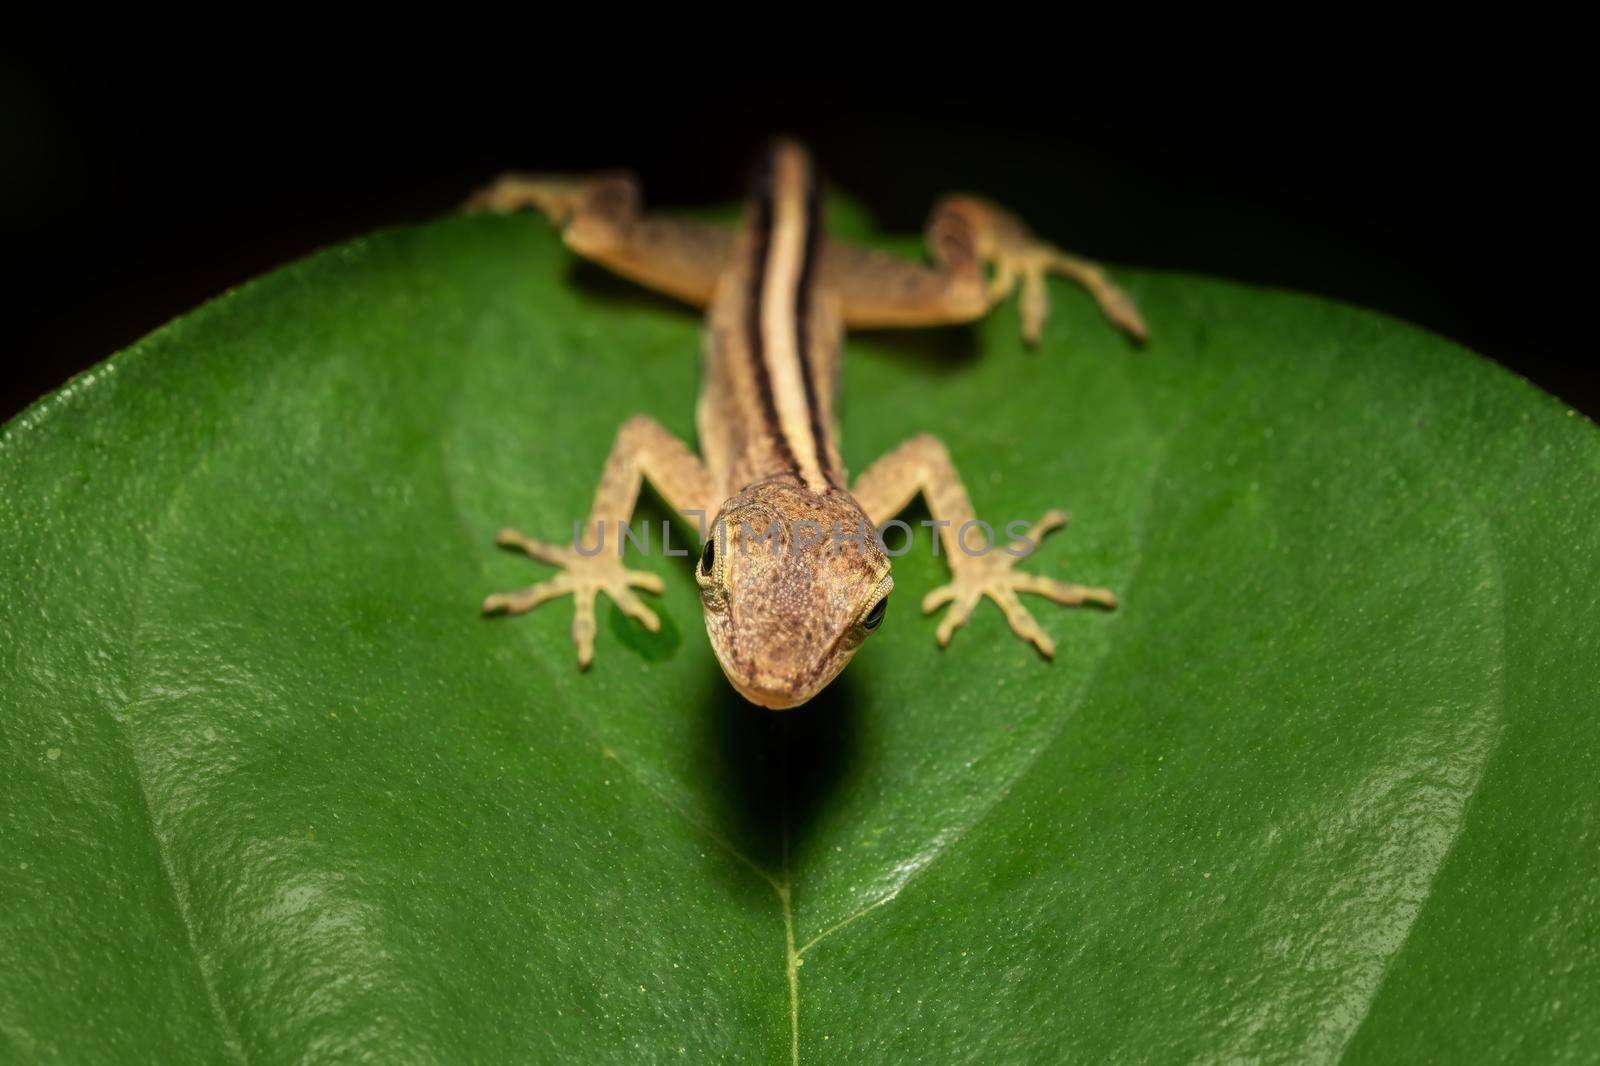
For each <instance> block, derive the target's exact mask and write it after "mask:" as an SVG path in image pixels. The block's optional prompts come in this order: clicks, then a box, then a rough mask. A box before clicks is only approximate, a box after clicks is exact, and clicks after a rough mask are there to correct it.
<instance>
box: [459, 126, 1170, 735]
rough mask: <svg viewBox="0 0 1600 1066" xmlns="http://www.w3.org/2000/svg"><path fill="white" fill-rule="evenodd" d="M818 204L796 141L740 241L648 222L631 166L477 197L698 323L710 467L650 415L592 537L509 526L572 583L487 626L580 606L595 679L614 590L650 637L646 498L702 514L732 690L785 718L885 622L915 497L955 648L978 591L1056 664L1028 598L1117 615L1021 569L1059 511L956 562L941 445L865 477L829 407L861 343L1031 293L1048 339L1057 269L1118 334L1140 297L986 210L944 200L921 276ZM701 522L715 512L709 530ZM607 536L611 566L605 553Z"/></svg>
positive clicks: (962, 503)
mask: <svg viewBox="0 0 1600 1066" xmlns="http://www.w3.org/2000/svg"><path fill="white" fill-rule="evenodd" d="M819 188H820V186H819V179H818V176H817V173H816V170H815V168H814V166H813V163H812V160H811V158H810V155H809V153H808V152H807V151H806V150H805V148H804V147H802V146H801V145H800V144H799V143H798V142H796V141H793V140H790V139H778V140H775V141H774V142H773V143H772V144H771V145H770V146H769V148H768V149H767V151H766V153H765V154H764V156H763V158H762V161H761V162H760V163H759V164H758V166H757V174H756V177H755V179H754V181H753V182H752V189H751V193H750V195H749V199H748V202H747V204H746V205H745V209H744V215H743V221H742V223H741V224H740V225H738V226H737V227H729V226H719V225H716V224H713V223H706V222H700V221H695V220H689V219H683V218H677V217H673V216H668V215H660V214H656V213H646V212H645V211H644V210H643V207H642V195H641V189H640V183H639V181H638V180H637V178H636V177H634V176H633V175H632V174H631V173H629V172H626V171H607V172H600V173H594V174H590V175H587V176H577V177H572V176H541V175H531V174H506V175H503V176H501V177H500V178H499V179H497V180H496V181H495V182H493V183H492V184H490V185H488V186H486V187H485V188H484V189H482V190H480V191H479V192H478V193H476V194H475V195H474V196H473V197H472V198H471V199H470V200H469V201H468V204H467V207H468V209H469V210H476V211H485V212H493V213H510V212H515V211H520V210H526V209H530V208H531V209H535V210H537V211H539V212H542V213H543V214H544V215H546V216H547V217H548V218H549V219H550V220H551V221H552V222H553V223H554V224H555V225H556V226H558V227H559V228H560V232H561V236H562V239H563V241H564V242H565V244H566V245H567V246H568V247H569V248H570V249H572V250H573V251H574V252H576V253H577V254H578V255H580V256H583V257H584V258H586V259H589V260H592V261H594V262H596V263H599V264H600V265H602V266H604V267H606V268H607V269H609V270H610V271H612V272H614V273H616V274H618V275H621V276H622V277H625V278H628V279H631V280H632V281H635V282H638V283H640V284H642V285H645V286H647V287H649V288H651V289H654V290H657V291H659V292H661V293H664V294H666V295H668V296H670V297H673V298H676V299H677V300H679V301H682V302H684V303H687V304H689V305H690V306H692V307H694V308H696V309H700V310H703V311H704V313H705V342H704V360H703V374H702V381H701V388H700V393H699V400H698V403H697V407H696V428H697V431H698V443H699V447H700V451H699V453H698V454H697V453H696V452H695V451H694V450H693V449H691V448H690V446H689V445H688V444H687V443H685V442H684V441H683V440H681V439H679V438H678V437H676V436H674V435H673V434H672V433H670V432H669V431H668V430H667V429H666V428H665V427H663V426H662V425H661V424H660V423H659V422H657V421H655V420H654V419H651V418H648V417H645V416H642V415H639V416H634V417H632V418H630V419H628V420H627V421H626V422H624V423H623V424H622V427H621V429H620V430H619V431H618V433H617V436H616V440H615V443H614V444H613V445H612V448H611V452H610V455H609V456H608V458H607V459H606V463H605V467H604V470H603V472H602V474H601V477H600V482H599V485H598V487H597V488H596V490H595V493H594V499H593V504H592V506H591V508H590V511H589V517H588V520H587V523H586V524H585V525H584V526H583V528H582V531H581V536H580V534H579V533H578V532H577V531H575V533H574V538H573V542H572V543H571V544H556V543H550V542H546V541H541V540H536V539H534V538H532V537H529V536H527V535H525V534H523V533H521V532H520V531H518V530H516V529H503V530H501V531H500V532H499V534H498V535H497V537H496V542H497V543H498V544H499V545H500V546H502V547H505V548H509V549H513V550H517V551H521V552H525V553H526V554H527V555H529V556H531V557H532V558H533V559H535V560H538V561H539V562H542V563H546V564H549V565H552V566H555V567H558V568H559V569H560V573H558V574H557V575H556V576H554V577H553V578H551V579H549V580H546V581H543V582H541V583H539V584H536V585H533V586H531V587H528V588H524V589H521V590H518V591H515V592H509V593H496V594H493V595H490V596H489V597H488V598H487V599H485V600H484V601H483V612H484V613H485V614H490V615H514V614H520V613H522V612H525V611H530V610H532V609H534V608H535V607H537V606H539V605H540V604H542V603H545V602H547V601H549V600H552V599H555V598H557V597H562V596H566V595H571V596H572V597H573V601H574V615H573V625H572V639H573V642H574V643H575V644H576V645H577V653H578V666H579V668H580V669H586V668H587V667H588V666H589V664H590V662H591V661H592V659H593V656H594V638H595V600H596V597H597V596H598V594H599V593H602V592H603V593H605V594H606V595H607V596H608V597H609V598H610V599H611V600H612V601H613V602H615V603H616V604H617V606H618V607H619V608H620V609H621V610H622V611H623V612H624V613H625V614H626V615H628V616H629V617H631V618H633V619H636V620H637V621H638V622H639V623H640V624H642V625H643V626H644V627H645V628H646V629H649V630H651V631H655V630H657V629H658V627H659V625H660V623H659V620H658V619H657V617H656V615H655V612H654V611H652V610H651V609H650V608H649V607H648V606H646V605H645V603H644V602H642V601H641V600H640V598H639V597H638V596H637V595H636V594H635V592H634V590H635V589H638V590H643V591H646V592H650V593H660V592H662V590H663V585H662V581H661V578H660V577H659V576H658V575H656V574H654V573H651V572H648V571H641V570H630V569H628V568H626V567H625V566H624V563H623V558H622V552H621V550H620V549H621V547H622V544H623V538H622V537H621V535H620V530H621V529H622V527H623V525H625V524H626V523H627V522H628V521H629V520H630V519H631V517H632V514H633V511H634V507H635V504H636V503H637V501H638V498H639V493H640V491H641V489H642V487H643V485H644V483H645V482H648V483H649V484H650V485H651V486H653V487H654V489H655V490H656V491H657V493H659V495H660V496H661V497H662V498H663V499H664V500H665V502H666V503H667V505H668V506H669V507H670V508H672V509H673V510H674V511H677V512H679V513H681V514H685V515H687V514H698V515H700V516H701V519H702V521H701V536H702V541H703V544H702V547H701V550H700V552H699V555H698V558H697V561H696V564H695V579H696V582H697V583H698V585H699V590H700V599H701V606H702V613H703V615H704V619H705V626H706V631H707V635H708V637H709V639H710V643H711V647H712V649H713V651H714V653H715V655H716V658H717V661H718V663H719V664H720V665H721V667H722V670H723V673H724V674H725V675H726V676H727V679H728V681H729V682H730V683H731V684H732V685H733V687H734V688H735V689H736V690H737V691H738V692H739V693H740V694H741V695H743V696H744V697H745V698H746V699H747V700H749V701H750V702H752V703H755V704H757V705H760V706H763V707H767V708H772V709H774V710H777V709H784V708H790V707H795V706H798V705H800V704H802V703H804V702H806V701H807V700H809V699H810V698H811V697H812V696H814V695H815V694H816V693H817V692H819V691H821V690H822V688H823V687H825V686H826V685H827V684H828V683H829V682H830V681H831V680H833V678H834V677H835V676H837V675H838V673H839V672H840V671H841V670H842V669H843V668H844V667H845V665H846V664H847V663H848V662H849V661H850V659H851V657H852V656H853V655H854V654H855V652H856V650H857V649H858V648H859V647H860V646H861V645H862V643H863V642H864V641H865V640H866V639H867V637H868V635H869V634H871V633H872V632H873V631H874V630H876V629H877V628H878V627H879V625H880V624H881V623H882V621H883V619H884V617H885V611H886V607H887V603H888V597H889V593H890V590H891V589H892V588H893V587H894V580H893V577H892V576H891V572H890V562H889V557H888V555H887V553H886V551H885V550H884V545H883V542H882V540H881V535H878V534H877V533H876V531H877V530H879V528H880V527H881V526H882V525H883V524H884V523H885V522H887V521H889V520H890V519H892V518H893V516H894V515H896V514H898V513H899V512H900V511H901V510H903V509H904V508H905V507H906V506H908V505H909V504H910V503H911V502H912V501H913V499H915V498H916V496H918V495H919V494H920V495H921V496H922V497H923V498H924V500H925V502H926V505H927V507H928V510H929V512H930V513H931V515H932V517H933V519H934V521H935V524H936V525H937V528H938V529H939V536H940V538H941V541H942V543H943V545H944V549H945V550H944V552H943V553H942V554H944V555H945V557H946V558H947V559H948V560H949V565H950V570H951V580H950V582H949V583H948V584H945V585H943V586H941V587H939V588H936V589H934V590H933V591H932V592H929V593H928V594H927V596H926V597H925V598H924V599H923V601H922V609H923V612H924V613H932V612H933V611H936V610H938V609H939V608H940V607H948V610H947V612H946V613H945V615H944V616H943V618H942V619H941V620H940V623H939V625H938V627H937V631H936V634H935V636H936V639H937V641H938V643H939V645H940V646H941V647H944V646H946V645H948V644H949V642H950V639H951V637H952V635H953V634H954V633H955V631H956V630H957V629H958V628H959V627H960V626H962V625H963V624H965V622H966V621H967V619H968V618H969V617H970V616H971V614H972V612H973V610H974V608H975V607H976V606H977V604H978V603H980V602H981V600H982V599H983V598H984V597H988V598H989V599H992V600H993V601H994V602H995V603H997V604H998V605H999V607H1000V609H1001V611H1002V612H1003V613H1004V615H1005V618H1006V620H1007V622H1008V623H1009V624H1010V627H1011V629H1012V630H1013V632H1015V633H1016V635H1017V636H1019V637H1020V638H1022V639H1023V640H1026V641H1028V642H1029V643H1031V644H1032V645H1033V646H1034V647H1035V648H1037V649H1038V651H1039V653H1040V654H1042V655H1043V656H1044V657H1046V658H1049V657H1051V656H1052V655H1053V654H1054V651H1055V645H1054V642H1053V641H1052V640H1051V638H1050V637H1049V636H1048V635H1047V634H1046V633H1045V631H1044V630H1043V629H1042V628H1041V627H1040V626H1039V624H1038V622H1037V621H1035V619H1034V618H1033V616H1032V614H1031V613H1029V611H1028V609H1027V608H1026V607H1024V606H1023V605H1022V603H1021V601H1020V600H1019V599H1018V594H1019V593H1033V594H1037V595H1040V596H1043V597H1045V598H1046V599H1049V600H1053V601H1054V602H1056V603H1059V604H1065V605H1079V604H1098V605H1101V606H1104V607H1107V608H1110V607H1115V606H1116V602H1117V601H1116V597H1115V596H1114V595H1113V594H1112V592H1111V591H1110V590H1108V589H1104V588H1096V587H1090V586H1084V585H1077V584H1070V583H1067V582H1062V581H1057V580H1054V579H1052V578H1048V577H1043V576H1038V575H1034V574H1030V573H1027V572H1026V571H1024V570H1021V569H1019V568H1018V567H1017V565H1016V564H1017V563H1018V562H1020V561H1021V559H1022V558H1025V557H1026V555H1027V554H1028V552H1030V551H1031V550H1032V548H1033V546H1035V545H1036V544H1037V543H1038V541H1039V540H1040V539H1041V538H1042V537H1044V536H1045V535H1046V534H1047V533H1049V532H1051V531H1052V530H1055V529H1059V528H1061V527H1062V526H1063V525H1065V523H1066V517H1065V515H1064V514H1063V513H1062V512H1061V511H1059V510H1054V509H1052V510H1048V511H1046V512H1045V513H1044V514H1043V516H1042V517H1041V518H1040V519H1039V520H1038V521H1037V522H1034V523H1032V525H1031V526H1028V527H1027V528H1026V529H1025V530H1017V531H1013V530H1012V527H1008V532H1011V533H1012V535H1013V536H1014V537H1016V539H1015V540H1014V541H1013V542H1012V544H1011V545H1009V546H1008V547H1007V548H1006V550H1004V551H990V552H987V553H984V554H974V553H971V552H969V551H966V550H963V545H962V544H961V543H960V542H959V541H958V539H957V538H958V536H959V535H960V532H961V530H962V527H963V526H964V525H965V524H966V523H968V522H971V521H973V520H974V518H975V513H974V511H973V506H972V502H971V499H970V497H969V495H968V493H967V490H966V487H965V486H964V484H963V483H962V480H961V477H960V475H959V474H958V472H957V471H956V468H955V465H954V464H953V463H952V461H951V458H950V453H949V451H948V449H947V448H946V447H945V446H944V444H942V443H941V442H940V441H939V439H938V438H937V437H935V436H933V435H930V434H923V435H920V436H916V437H913V438H911V439H910V440H908V441H906V442H905V443H903V444H901V445H900V446H898V447H896V448H894V449H893V450H891V451H890V452H888V453H887V454H885V455H884V456H882V457H881V458H879V459H878V460H877V461H876V462H874V463H872V464H871V465H870V466H868V467H867V468H866V469H865V470H863V471H862V472H861V473H860V474H859V476H857V477H856V479H855V480H854V481H850V480H849V479H848V477H847V474H846V471H845V468H844V465H843V463H842V462H841V460H840V454H839V441H838V430H837V425H836V421H835V417H834V407H835V393H836V385H837V380H838V376H839V367H840V358H841V351H842V344H843V335H844V332H845V331H846V330H847V329H869V328H886V327H889V328H906V327H918V326H942V325H950V324H956V323H962V322H968V321H972V320H975V319H977V318H980V317H982V316H984V315H986V314H987V313H989V311H990V310H991V309H992V308H994V306H995V305H996V304H998V303H999V302H1001V301H1002V300H1004V299H1006V298H1007V297H1009V296H1010V295H1011V294H1012V293H1013V292H1014V291H1016V290H1017V289H1019V288H1020V290H1021V296H1020V300H1019V305H1020V313H1021V320H1022V333H1023V337H1024V339H1025V340H1026V341H1027V343H1029V344H1030V345H1034V344H1036V343H1037V342H1038V339H1039V336H1040V331H1041V329H1042V327H1043V324H1044V322H1045V319H1046V316H1047V314H1048V312H1049V306H1048V298H1047V296H1046V291H1045V277H1046V276H1047V275H1052V274H1053V275H1059V276H1063V277H1066V278H1069V279H1071V280H1073V281H1075V282H1078V283H1079V284H1081V285H1082V286H1083V287H1084V288H1085V289H1087V290H1088V292H1089V293H1090V294H1091V295H1092V296H1093V297H1094V299H1095V300H1096V301H1097V303H1098V304H1099V306H1100V309H1101V310H1102V312H1103V313H1104V314H1105V316H1106V317H1107V318H1108V319H1109V320H1110V321H1111V322H1112V323H1113V324H1115V325H1116V326H1117V327H1120V328H1121V329H1122V330H1123V331H1125V332H1126V333H1128V334H1129V335H1130V336H1132V337H1133V338H1134V339H1135V340H1136V341H1139V342H1142V341H1143V340H1144V339H1145V337H1146V328H1145V325H1144V322H1143V320H1142V319H1141V317H1140V314H1139V311H1138V308H1137V307H1136V306H1135V304H1134V301H1133V300H1132V299H1131V298H1130V297H1129V296H1128V295H1127V294H1126V293H1125V292H1124V291H1123V290H1122V289H1120V288H1119V287H1118V286H1117V285H1116V284H1115V283H1114V282H1112V280H1111V279H1110V277H1109V276H1108V275H1107V273H1106V272H1105V270H1104V269H1103V268H1102V267H1100V266H1099V265H1098V264H1096V263H1093V262H1090V261H1088V260H1085V259H1082V258H1080V257H1078V256H1074V255H1070V254H1068V253H1066V252H1063V251H1061V250H1060V249H1058V248H1056V247H1055V246H1053V245H1051V244H1049V243H1047V242H1045V241H1042V240H1040V239H1038V238H1037V237H1035V236H1034V235H1033V234H1032V233H1031V231H1030V230H1029V229H1028V228H1027V227H1026V226H1025V225H1024V224H1023V223H1022V222H1021V220H1020V219H1018V218H1017V217H1015V216H1014V215H1012V214H1011V213H1010V212H1008V211H1006V210H1004V209H1003V208H1000V207H998V206H996V205H994V204H991V203H989V202H987V201H985V200H982V199H979V198H977V197H973V196H966V195H951V196H946V197H944V198H942V199H941V200H940V201H939V202H938V203H937V205H936V206H935V208H934V210H933V212H932V214H931V215H930V217H929V221H928V223H927V228H926V234H925V236H926V242H927V246H928V249H929V253H930V257H931V260H932V262H931V263H916V262H911V261H908V260H904V259H901V258H897V257H894V256H891V255H888V254H887V253H882V252H878V251H875V250H869V249H866V248H862V247H860V246H857V245H853V244H850V243H846V242H843V241H839V240H834V239H830V238H828V237H827V236H826V235H825V234H824V231H823V204H822V198H821V196H820V193H819ZM986 270H987V273H986ZM706 516H714V518H713V520H712V521H711V523H710V525H709V527H708V526H707V525H706V524H705V522H704V518H705V517H706ZM1021 525H1022V523H1020V522H1019V523H1013V526H1021ZM607 527H609V528H610V529H611V530H612V531H613V537H614V538H615V547H616V549H617V550H614V551H613V550H605V551H602V550H599V548H600V547H601V546H603V545H604V541H605V538H604V534H605V530H606V528H607ZM863 530H864V531H865V532H866V535H865V536H862V535H861V531H863ZM824 531H825V532H824ZM1018 533H1020V534H1021V535H1020V536H1019V535H1018ZM585 545H589V547H588V548H585Z"/></svg>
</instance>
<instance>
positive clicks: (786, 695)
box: [723, 671, 811, 711]
mask: <svg viewBox="0 0 1600 1066" xmlns="http://www.w3.org/2000/svg"><path fill="white" fill-rule="evenodd" d="M723 673H727V671H723ZM728 683H729V684H731V685H732V686H733V687H734V688H735V689H736V690H737V691H738V693H739V695H741V696H743V697H744V698H745V699H747V700H749V701H750V702H751V703H753V704H755V705H756V706H757V707H765V708H766V709H767V710H769V711H786V710H788V709H789V708H791V707H798V706H800V705H801V704H802V703H804V702H806V701H807V700H809V699H810V698H811V697H810V696H796V695H795V694H794V693H792V692H786V691H784V690H782V689H767V688H758V687H756V686H754V685H746V684H744V683H743V682H740V681H735V680H734V679H733V678H731V677H730V678H728Z"/></svg>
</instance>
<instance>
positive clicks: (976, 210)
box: [929, 196, 1149, 345]
mask: <svg viewBox="0 0 1600 1066" xmlns="http://www.w3.org/2000/svg"><path fill="white" fill-rule="evenodd" d="M947 216H954V217H957V218H960V219H962V220H963V221H965V222H966V224H967V225H968V227H970V229H971V231H972V232H973V233H974V234H975V237H976V242H977V252H978V255H979V256H980V257H981V258H982V259H983V260H984V261H985V262H987V263H989V264H990V266H991V268H992V270H993V274H992V276H991V278H990V281H989V299H990V300H991V301H994V302H998V301H1000V300H1003V299H1005V298H1006V297H1007V296H1009V295H1011V293H1012V292H1013V291H1015V290H1016V289H1017V288H1018V287H1019V286H1020V288H1021V295H1020V300H1019V303H1020V307H1019V310H1020V311H1021V314H1022V338H1023V340H1025V341H1026V342H1027V343H1028V344H1030V345H1032V344H1038V343H1039V336H1040V334H1041V333H1042V332H1043V330H1044V323H1045V320H1046V319H1047V318H1049V317H1050V297H1049V294H1048V292H1047V290H1046V288H1045V278H1046V277H1047V276H1048V275H1051V274H1054V275H1057V276H1059V277H1063V278H1068V279H1069V280H1072V281H1075V282H1077V283H1078V284H1079V285H1082V286H1083V287H1084V289H1086V290H1087V291H1088V293H1089V295H1090V296H1092V297H1094V300H1095V303H1097V304H1098V305H1099V306H1100V312H1101V314H1103V315H1105V316H1106V318H1107V319H1109V320H1110V321H1111V323H1112V324H1113V325H1115V326H1116V327H1117V328H1118V329H1121V330H1122V331H1123V332H1125V333H1127V334H1128V335H1129V336H1130V337H1132V338H1133V339H1134V340H1136V341H1139V342H1140V343H1141V344H1142V343H1143V342H1144V341H1145V340H1146V339H1147V338H1148V336H1149V331H1148V330H1147V329H1146V328H1145V324H1144V319H1143V317H1142V316H1141V315H1140V314H1139V307H1138V305H1137V304H1136V303H1134V301H1133V297H1131V296H1129V295H1128V294H1127V293H1126V292H1125V291H1123V290H1122V289H1121V288H1120V287H1119V286H1118V285H1117V284H1116V282H1114V281H1112V280H1111V278H1110V276H1109V275H1108V274H1107V273H1106V271H1105V268H1104V267H1102V266H1100V265H1099V264H1098V263H1094V262H1091V261H1090V260H1087V259H1084V258H1081V257H1080V256H1076V255H1072V254H1070V253H1068V252H1063V251H1062V250H1061V249H1060V248H1057V247H1056V246H1055V245H1053V244H1050V243H1049V242H1048V241H1042V240H1040V239H1039V238H1037V237H1035V236H1034V235H1033V233H1032V232H1031V231H1030V230H1029V229H1028V227H1027V226H1026V225H1024V224H1023V222H1022V220H1021V219H1019V218H1017V217H1016V216H1015V215H1013V214H1012V213H1011V212H1009V211H1006V210H1004V209H1003V208H1000V207H996V206H995V205H994V204H991V203H988V202H987V201H984V200H980V199H978V198H977V197H975V196H949V197H946V198H945V199H944V200H943V201H941V202H940V203H939V205H938V206H937V207H936V208H934V212H933V216H932V219H931V220H930V223H929V232H930V234H932V233H933V232H934V227H935V226H936V225H937V224H938V223H939V222H940V221H941V220H943V219H944V218H946V217H947ZM930 239H931V238H930Z"/></svg>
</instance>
